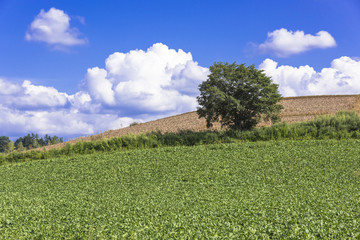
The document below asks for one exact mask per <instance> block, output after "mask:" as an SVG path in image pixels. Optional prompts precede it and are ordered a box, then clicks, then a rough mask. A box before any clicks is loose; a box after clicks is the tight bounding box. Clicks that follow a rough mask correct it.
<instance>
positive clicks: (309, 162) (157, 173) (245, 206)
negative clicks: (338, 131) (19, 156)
mask: <svg viewBox="0 0 360 240" xmlns="http://www.w3.org/2000/svg"><path fill="white" fill-rule="evenodd" d="M359 156H360V141H359V140H342V141H337V140H307V141H269V142H247V143H233V144H217V145H201V146H192V147H185V146H183V147H164V148H156V149H139V150H127V151H123V152H112V153H101V154H93V155H82V156H74V157H63V158H61V159H47V160H40V161H32V162H25V163H15V164H9V165H3V166H0V176H1V178H0V209H1V212H0V238H3V239H58V238H64V239H116V238H119V239H122V238H126V239H127V238H128V239H147V238H152V239H154V238H157V239H169V238H188V239H193V238H201V239H209V238H210V239H211V238H226V239H229V238H234V239H239V238H250V239H251V238H253V239H255V238H265V239H266V238H278V239H283V238H297V239H306V238H335V239H340V238H359V237H360V230H359V228H358V226H359V224H360V191H359V190H360V189H359V188H360V157H359Z"/></svg>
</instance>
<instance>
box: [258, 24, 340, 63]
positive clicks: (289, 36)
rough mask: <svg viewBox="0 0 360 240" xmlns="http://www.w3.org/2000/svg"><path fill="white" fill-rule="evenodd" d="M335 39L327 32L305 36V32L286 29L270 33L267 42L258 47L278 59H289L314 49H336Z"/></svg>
mask: <svg viewBox="0 0 360 240" xmlns="http://www.w3.org/2000/svg"><path fill="white" fill-rule="evenodd" d="M335 46H336V42H335V39H334V38H333V37H332V36H331V35H330V33H328V32H326V31H320V32H318V33H316V35H315V36H314V35H311V34H305V33H304V32H303V31H295V32H293V31H288V30H286V29H284V28H281V29H278V30H275V31H273V32H269V33H268V38H267V39H266V41H265V42H264V43H262V44H260V45H259V46H258V48H259V50H260V51H261V52H270V53H274V54H276V55H277V56H278V57H287V56H289V55H292V54H298V53H302V52H306V51H309V50H311V49H314V48H329V47H335Z"/></svg>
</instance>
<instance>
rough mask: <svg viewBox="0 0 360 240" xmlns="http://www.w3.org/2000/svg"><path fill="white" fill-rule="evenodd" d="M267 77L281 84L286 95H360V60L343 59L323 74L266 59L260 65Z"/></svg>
mask: <svg viewBox="0 0 360 240" xmlns="http://www.w3.org/2000/svg"><path fill="white" fill-rule="evenodd" d="M260 69H263V70H264V72H265V74H267V75H268V76H270V77H272V79H273V81H274V82H275V83H278V84H279V90H280V92H281V94H282V95H283V96H305V95H325V94H359V92H360V60H356V59H352V58H350V57H341V58H337V59H334V60H333V61H332V62H331V67H329V68H323V69H322V70H321V71H320V72H317V71H315V70H314V68H312V67H310V66H307V65H306V66H300V67H292V66H278V63H277V62H275V61H273V60H271V59H266V60H264V61H263V62H262V64H261V65H260Z"/></svg>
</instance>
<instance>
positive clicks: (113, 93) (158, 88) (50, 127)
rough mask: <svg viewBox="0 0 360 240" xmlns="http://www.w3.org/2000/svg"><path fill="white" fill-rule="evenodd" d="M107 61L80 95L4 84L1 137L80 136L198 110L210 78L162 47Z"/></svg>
mask: <svg viewBox="0 0 360 240" xmlns="http://www.w3.org/2000/svg"><path fill="white" fill-rule="evenodd" d="M105 62H106V63H105V67H104V68H100V67H94V68H90V69H88V71H87V73H86V74H85V78H84V82H83V89H82V90H81V91H79V92H77V93H75V94H67V93H64V92H60V91H58V90H57V89H55V88H53V87H49V86H41V85H36V84H33V83H31V82H30V81H28V80H25V81H23V82H22V83H21V84H16V83H12V82H10V81H7V80H5V79H0V115H1V118H0V129H1V132H0V135H6V136H10V137H19V136H23V135H24V134H27V133H30V132H36V133H39V134H56V135H58V136H62V137H75V136H79V135H90V134H96V133H99V132H103V131H106V130H109V129H118V128H121V127H126V126H128V125H129V124H130V123H132V122H134V121H137V122H144V121H149V120H154V119H158V118H161V117H165V116H169V115H173V114H179V113H184V112H187V111H192V110H195V109H196V106H197V102H196V96H197V95H198V85H199V84H200V83H201V82H202V81H203V80H205V79H206V78H207V75H208V73H209V70H208V69H207V68H203V67H201V66H199V65H198V63H197V62H195V61H194V60H193V58H192V55H191V53H185V52H184V51H182V50H177V51H176V50H173V49H169V48H168V47H167V46H166V45H164V44H161V43H158V44H154V45H153V46H151V47H150V48H149V49H147V50H146V51H143V50H134V51H130V52H127V53H120V52H116V53H113V54H111V55H110V56H109V57H108V58H107V59H106V61H105Z"/></svg>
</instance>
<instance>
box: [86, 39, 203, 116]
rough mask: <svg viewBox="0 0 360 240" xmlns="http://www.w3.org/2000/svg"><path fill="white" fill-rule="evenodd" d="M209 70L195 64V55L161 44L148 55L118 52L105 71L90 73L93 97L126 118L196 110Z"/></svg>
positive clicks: (150, 49)
mask: <svg viewBox="0 0 360 240" xmlns="http://www.w3.org/2000/svg"><path fill="white" fill-rule="evenodd" d="M208 73H209V70H208V69H207V68H204V67H201V66H199V65H198V63H197V62H195V61H193V58H192V55H191V53H185V52H184V51H183V50H181V49H180V50H178V51H176V50H174V49H169V48H168V47H167V46H166V45H164V44H161V43H157V44H154V45H153V46H151V47H150V48H149V49H147V50H146V51H143V50H133V51H130V52H127V53H120V52H115V53H113V54H111V55H110V56H109V57H108V58H107V59H106V66H105V68H99V67H94V68H90V69H88V72H87V74H86V77H85V85H86V89H87V91H88V92H89V94H90V96H91V97H92V98H93V99H94V100H95V101H96V102H97V103H101V104H102V105H103V106H104V107H105V108H106V107H112V108H118V109H119V110H120V111H121V112H123V113H126V114H136V113H144V112H157V113H159V112H166V111H167V112H174V113H180V112H184V111H190V110H194V109H195V108H196V106H197V103H196V98H195V97H196V96H197V95H198V85H199V84H200V83H201V82H202V81H204V80H205V79H206V78H207V75H208Z"/></svg>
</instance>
